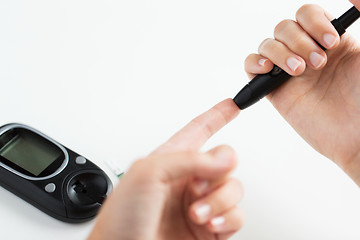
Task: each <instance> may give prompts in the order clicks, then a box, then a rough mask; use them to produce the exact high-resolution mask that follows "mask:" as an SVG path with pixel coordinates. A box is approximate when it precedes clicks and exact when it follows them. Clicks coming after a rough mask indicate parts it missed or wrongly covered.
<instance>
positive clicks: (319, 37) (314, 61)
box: [245, 0, 360, 186]
mask: <svg viewBox="0 0 360 240" xmlns="http://www.w3.org/2000/svg"><path fill="white" fill-rule="evenodd" d="M352 2H353V3H354V5H355V6H357V7H360V0H352ZM332 19H333V18H332V17H331V16H330V14H329V13H327V12H325V11H324V10H323V9H322V8H321V7H319V6H317V5H304V6H303V7H302V8H300V9H299V10H298V12H297V14H296V21H293V20H284V21H282V22H281V23H279V24H278V25H277V26H276V28H275V30H274V39H266V40H265V41H264V42H263V43H262V44H261V45H260V46H259V53H258V54H251V55H249V57H248V58H247V60H246V61H245V69H246V71H247V72H248V74H249V76H250V78H252V77H253V76H254V75H255V74H261V73H267V72H269V71H270V70H271V69H272V67H273V64H276V65H277V66H279V67H281V68H282V69H284V70H285V71H286V72H287V73H289V74H290V75H293V76H295V77H293V78H291V79H290V80H288V81H287V82H286V83H284V84H283V85H282V86H281V87H279V88H278V89H276V90H275V91H273V92H272V93H271V94H269V95H268V99H269V100H270V102H271V103H272V104H273V105H274V107H275V108H276V109H277V110H278V111H279V112H280V114H281V115H282V116H283V117H284V118H285V119H286V120H287V121H288V122H289V123H290V124H291V126H292V127H293V128H294V129H295V130H296V131H297V132H298V133H299V134H300V135H301V136H302V137H303V138H304V139H305V140H306V141H307V142H308V143H309V144H310V145H311V146H312V147H313V148H315V149H316V150H317V151H319V152H320V153H321V154H323V155H324V156H326V157H328V158H330V159H331V160H333V161H334V162H335V163H336V164H338V165H339V166H340V167H341V168H342V169H343V170H344V171H345V172H346V173H347V174H348V175H349V176H350V177H351V178H352V179H353V180H354V181H355V182H356V183H357V184H358V185H359V186H360V134H359V128H360V45H359V42H358V41H357V40H356V39H354V38H353V37H352V36H350V35H349V33H345V34H344V35H343V36H342V38H341V41H340V38H339V36H338V34H337V32H336V30H335V28H334V27H333V26H332V25H331V23H330V21H331V20H332ZM314 40H316V41H317V42H318V43H319V44H321V45H322V46H324V47H325V48H326V49H329V50H328V51H326V53H325V52H324V51H323V50H322V49H321V48H320V47H319V46H318V44H317V43H315V41H314ZM306 66H307V67H306Z"/></svg>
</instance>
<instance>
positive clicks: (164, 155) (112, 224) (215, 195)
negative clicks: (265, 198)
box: [89, 99, 244, 240]
mask: <svg viewBox="0 0 360 240" xmlns="http://www.w3.org/2000/svg"><path fill="white" fill-rule="evenodd" d="M238 113H239V110H238V108H237V106H236V105H235V103H234V102H233V101H232V100H231V99H228V100H225V101H223V102H221V103H219V104H218V105H216V106H215V107H213V108H212V109H210V110H209V111H207V112H206V113H204V114H202V115H200V116H199V117H197V118H196V119H194V120H193V121H191V122H190V123H189V124H188V125H187V126H186V127H185V128H183V129H182V130H181V131H179V132H178V133H177V134H175V135H174V136H173V137H172V138H171V139H170V140H169V141H168V142H166V143H165V144H163V145H162V146H160V147H159V148H158V149H157V150H155V151H154V152H153V153H152V154H151V155H150V156H149V157H147V158H144V159H141V160H138V161H137V162H135V164H133V166H132V167H131V168H130V169H129V171H128V172H127V173H126V175H125V176H124V177H123V178H122V179H121V181H120V183H119V185H118V186H117V187H116V189H115V190H114V192H113V193H112V194H111V196H110V197H109V198H108V199H107V201H106V203H105V204H104V206H103V208H102V210H101V211H100V214H99V216H98V219H97V223H96V225H95V227H94V229H93V232H92V233H91V235H90V237H89V239H106V240H110V239H124V240H125V239H126V240H145V239H146V240H148V239H149V240H169V239H171V240H177V239H179V240H188V239H189V240H190V239H191V240H209V239H210V240H211V239H213V240H218V239H219V240H220V239H227V238H229V237H230V236H231V235H232V234H234V233H235V232H236V231H238V230H239V229H240V228H241V226H242V224H243V221H244V216H243V213H242V211H241V209H240V208H239V207H238V206H237V204H238V203H239V202H240V200H241V198H242V196H243V189H242V185H241V183H240V182H239V181H238V180H236V179H233V178H230V177H229V174H230V172H231V171H232V170H233V169H234V168H235V166H236V156H235V153H234V151H233V150H232V149H231V148H230V147H227V146H219V147H216V148H214V149H212V150H210V151H208V152H207V153H199V152H198V150H199V148H200V147H201V146H202V145H203V144H204V143H205V142H206V141H207V139H208V138H210V137H211V136H212V135H213V134H214V133H215V132H216V131H218V130H219V129H220V128H222V127H223V126H224V125H226V124H227V123H228V122H230V121H231V120H232V119H233V118H235V117H236V115H237V114H238Z"/></svg>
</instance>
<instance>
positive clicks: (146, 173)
mask: <svg viewBox="0 0 360 240" xmlns="http://www.w3.org/2000/svg"><path fill="white" fill-rule="evenodd" d="M157 170H158V167H156V161H153V160H151V159H149V158H141V159H138V160H136V161H135V162H134V163H133V164H132V166H131V168H130V170H129V172H135V173H136V174H137V175H140V176H143V179H148V178H151V177H153V176H154V175H156V174H157Z"/></svg>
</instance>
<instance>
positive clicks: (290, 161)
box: [0, 0, 360, 240]
mask: <svg viewBox="0 0 360 240" xmlns="http://www.w3.org/2000/svg"><path fill="white" fill-rule="evenodd" d="M312 2H313V3H318V4H320V5H322V6H326V8H327V9H328V10H329V12H331V13H333V14H334V16H338V15H340V14H341V13H343V12H344V11H345V10H347V9H348V8H349V7H350V6H351V5H350V3H348V2H347V1H345V0H342V1H325V0H316V1H312ZM304 3H308V2H306V1H286V0H273V1H266V0H261V1H244V0H229V1H220V0H218V1H215V0H183V1H169V0H132V1H116V0H102V1H90V0H86V1H85V0H82V1H69V0H63V1H47V0H42V1H40V0H33V1H24V0H23V1H20V0H11V1H7V0H0V83H1V94H0V109H1V114H0V124H5V123H9V122H21V123H26V124H28V125H30V126H33V127H35V128H37V129H38V130H40V131H42V132H44V133H46V134H47V135H49V136H51V137H53V138H54V139H56V140H58V141H59V142H60V143H62V144H64V145H65V146H67V147H69V148H71V149H73V150H74V151H76V152H78V153H80V154H83V155H84V156H85V157H87V158H89V159H90V160H92V161H93V162H95V163H97V164H98V165H99V166H101V167H102V168H103V169H104V170H105V171H106V172H107V173H109V174H111V172H110V171H109V169H107V168H106V166H105V165H104V163H103V160H105V159H113V160H115V161H116V162H117V163H118V164H119V165H120V166H122V167H124V168H126V167H128V166H129V165H130V164H131V163H132V162H133V161H134V160H136V159H137V158H139V157H142V156H145V155H146V154H148V153H149V152H150V151H151V150H153V149H154V148H155V147H156V146H158V145H159V144H160V143H162V142H164V141H165V140H166V139H167V138H168V137H169V136H170V135H171V134H173V133H174V132H175V131H177V130H178V129H179V128H180V127H182V126H184V125H185V124H186V123H187V122H188V121H189V120H190V119H192V118H193V117H195V116H196V115H197V114H199V113H201V112H203V111H205V110H206V109H208V108H210V107H211V106H212V105H214V104H216V103H217V102H218V101H220V100H222V99H224V98H227V97H233V96H234V95H235V94H236V93H237V92H238V90H240V88H241V87H242V86H243V85H244V84H245V83H246V82H247V81H248V79H247V77H246V74H245V72H244V70H243V68H244V67H243V62H244V60H245V58H246V56H247V55H248V54H250V53H252V52H256V51H257V47H258V45H259V44H260V43H261V41H262V40H263V39H265V38H267V37H271V36H272V32H273V28H274V27H275V25H276V24H277V23H278V22H279V21H280V20H282V19H285V18H294V15H295V12H296V10H297V9H298V8H299V7H300V6H301V5H302V4H304ZM349 32H350V33H351V34H354V35H357V36H358V38H359V39H360V23H358V24H356V25H355V26H353V27H352V28H351V29H349ZM218 144H230V145H231V146H232V147H233V148H234V149H235V150H236V151H237V153H238V156H239V161H240V164H239V166H238V168H237V170H236V171H235V172H234V176H235V177H237V178H239V179H241V180H242V181H243V183H244V186H245V189H246V195H245V198H244V200H243V202H242V203H241V206H242V207H243V208H244V210H245V212H246V215H247V222H246V224H245V226H244V228H243V230H242V231H240V232H239V233H238V234H237V235H236V236H234V237H233V238H232V239H233V240H235V239H239V240H240V239H247V240H253V239H276V240H285V239H307V240H309V239H311V240H312V239H313V240H315V239H327V240H338V239H343V240H356V239H360V228H359V227H360V217H359V216H360V191H359V188H358V187H357V186H356V185H355V184H354V183H353V182H352V181H351V180H350V179H349V178H348V177H347V176H346V175H345V174H344V173H343V172H342V171H341V170H340V169H339V168H338V167H337V166H336V165H335V164H333V163H332V162H331V161H329V160H328V159H326V158H325V157H323V156H321V155H320V154H318V153H317V152H316V151H314V150H313V149H312V148H311V147H309V146H308V145H307V144H306V143H305V142H304V141H303V140H302V139H301V138H300V137H299V136H298V135H297V134H296V133H295V132H294V130H293V129H292V128H291V127H290V126H289V125H288V124H287V123H286V122H285V121H284V120H283V119H282V118H281V117H280V116H279V114H278V113H277V112H276V111H275V110H274V109H273V108H272V106H271V105H270V104H269V103H268V102H267V101H266V100H263V101H261V102H260V103H258V104H256V105H255V106H253V107H252V108H249V109H247V110H246V111H244V112H242V113H241V114H240V116H239V118H237V119H236V120H235V121H234V122H232V123H231V124H229V125H228V126H227V127H226V128H224V129H223V130H222V131H221V132H219V133H218V134H217V135H216V136H214V137H213V138H212V139H211V140H210V141H209V142H208V143H207V144H206V145H205V146H204V148H203V150H207V149H209V148H211V147H214V146H216V145H218ZM112 179H113V180H115V178H114V177H112ZM115 181H116V180H115ZM0 212H1V216H2V217H1V218H0V226H1V231H0V239H52V240H56V239H61V240H62V239H67V240H70V239H74V240H75V239H85V238H86V236H87V235H88V233H89V231H90V229H91V227H92V226H93V221H92V222H89V223H85V224H76V225H74V224H66V223H62V222H60V221H58V220H55V219H53V218H51V217H49V216H47V215H46V214H44V213H42V212H41V211H39V210H37V209H36V208H34V207H32V206H31V205H29V204H27V203H26V202H24V201H23V200H21V199H19V198H18V197H16V196H14V195H13V194H11V193H9V192H8V191H6V190H4V189H3V188H0ZM119 214H121V213H119Z"/></svg>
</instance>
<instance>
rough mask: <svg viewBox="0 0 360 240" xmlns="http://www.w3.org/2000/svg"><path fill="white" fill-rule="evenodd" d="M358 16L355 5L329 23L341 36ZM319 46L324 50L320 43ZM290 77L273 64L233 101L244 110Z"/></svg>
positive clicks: (359, 14) (359, 13)
mask: <svg viewBox="0 0 360 240" xmlns="http://www.w3.org/2000/svg"><path fill="white" fill-rule="evenodd" d="M359 17H360V12H359V11H358V10H357V9H356V8H355V7H352V8H351V9H350V10H348V11H347V12H345V13H344V14H343V15H342V16H341V17H339V18H338V19H334V20H333V21H332V22H331V23H332V25H333V26H334V27H335V29H336V31H337V32H338V34H339V36H341V35H343V34H344V33H345V31H346V29H347V28H348V27H349V26H350V25H351V24H353V23H354V22H355V21H356V20H357V19H359ZM320 47H321V48H322V49H323V50H325V48H323V47H322V46H321V45H320ZM290 78H291V75H289V74H288V73H287V72H285V71H284V70H282V69H281V68H280V67H278V66H276V65H275V66H274V68H273V69H272V70H271V71H270V72H269V73H266V74H259V75H257V76H256V77H254V78H253V79H252V80H251V81H250V82H249V83H248V84H246V85H245V87H243V88H242V89H241V90H240V92H239V93H238V94H237V95H236V96H235V97H234V102H235V104H236V105H237V106H238V107H239V108H240V109H241V110H244V109H245V108H247V107H249V106H251V105H253V104H254V103H256V102H258V101H259V100H260V99H262V98H263V97H265V96H266V95H268V94H269V93H271V92H272V91H273V90H275V89H276V88H278V87H279V86H280V85H282V84H283V83H284V82H286V81H287V80H289V79H290Z"/></svg>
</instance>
